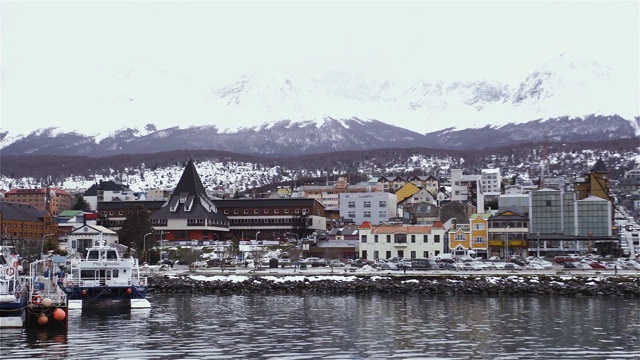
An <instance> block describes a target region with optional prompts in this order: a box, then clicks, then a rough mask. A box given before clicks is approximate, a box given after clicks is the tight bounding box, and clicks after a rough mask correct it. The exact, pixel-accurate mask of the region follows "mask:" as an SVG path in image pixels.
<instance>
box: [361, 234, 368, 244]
mask: <svg viewBox="0 0 640 360" xmlns="http://www.w3.org/2000/svg"><path fill="white" fill-rule="evenodd" d="M360 242H361V243H363V244H364V243H366V242H367V235H362V236H360Z"/></svg>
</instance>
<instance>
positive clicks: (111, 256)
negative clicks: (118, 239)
mask: <svg viewBox="0 0 640 360" xmlns="http://www.w3.org/2000/svg"><path fill="white" fill-rule="evenodd" d="M107 259H109V260H116V259H118V255H117V254H116V251H115V250H108V251H107Z"/></svg>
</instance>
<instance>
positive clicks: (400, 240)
mask: <svg viewBox="0 0 640 360" xmlns="http://www.w3.org/2000/svg"><path fill="white" fill-rule="evenodd" d="M380 236H384V237H385V239H386V242H387V243H391V240H392V237H393V242H394V243H395V244H404V243H407V239H409V240H410V241H411V243H415V242H416V240H417V239H419V238H420V237H422V242H423V243H428V242H429V235H428V234H422V235H416V234H411V235H408V236H407V234H395V235H392V234H387V235H373V242H374V243H377V242H379V239H380V238H379V237H380ZM360 242H362V243H366V242H367V235H362V236H360ZM433 242H434V243H439V242H440V235H433Z"/></svg>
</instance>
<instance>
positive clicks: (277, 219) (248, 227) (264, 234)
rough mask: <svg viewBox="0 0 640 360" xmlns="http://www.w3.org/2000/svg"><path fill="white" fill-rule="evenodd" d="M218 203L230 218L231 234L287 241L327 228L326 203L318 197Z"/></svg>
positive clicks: (257, 238) (216, 202) (230, 200)
mask: <svg viewBox="0 0 640 360" xmlns="http://www.w3.org/2000/svg"><path fill="white" fill-rule="evenodd" d="M214 204H215V205H216V207H217V208H218V211H219V212H221V213H222V214H223V215H224V216H226V217H227V218H228V219H229V230H230V232H229V234H227V236H228V237H236V238H239V239H246V240H251V239H255V240H259V239H282V240H285V239H287V238H289V236H288V235H292V234H295V237H297V238H298V239H301V238H303V237H305V236H308V235H310V234H311V233H313V232H315V231H325V230H326V229H327V218H326V216H325V211H324V206H323V205H322V204H320V202H318V201H317V200H315V199H307V198H282V199H280V198H276V199H229V200H214Z"/></svg>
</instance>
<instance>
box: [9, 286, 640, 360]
mask: <svg viewBox="0 0 640 360" xmlns="http://www.w3.org/2000/svg"><path fill="white" fill-rule="evenodd" d="M150 300H151V303H152V305H153V308H152V309H151V310H145V311H139V310H135V311H131V310H107V311H94V312H91V313H87V312H85V313H83V314H79V313H77V312H76V313H72V315H71V316H70V323H69V332H68V335H67V336H62V335H56V334H47V333H25V332H23V331H21V330H2V331H1V333H0V341H1V342H0V358H2V359H12V360H14V359H31V358H49V359H369V358H372V359H392V358H395V359H409V358H421V359H428V358H438V359H640V301H639V300H638V299H620V298H586V297H585V298H565V297H562V298H559V297H558V298H550V297H541V298H528V297H527V298H524V297H523V298H520V297H499V298H486V297H462V296H435V297H434V296H423V295H420V296H418V295H408V296H404V295H345V296H318V295H313V296H269V295H250V296H225V297H219V296H200V295H199V296H190V295H155V296H153V297H152V298H150Z"/></svg>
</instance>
